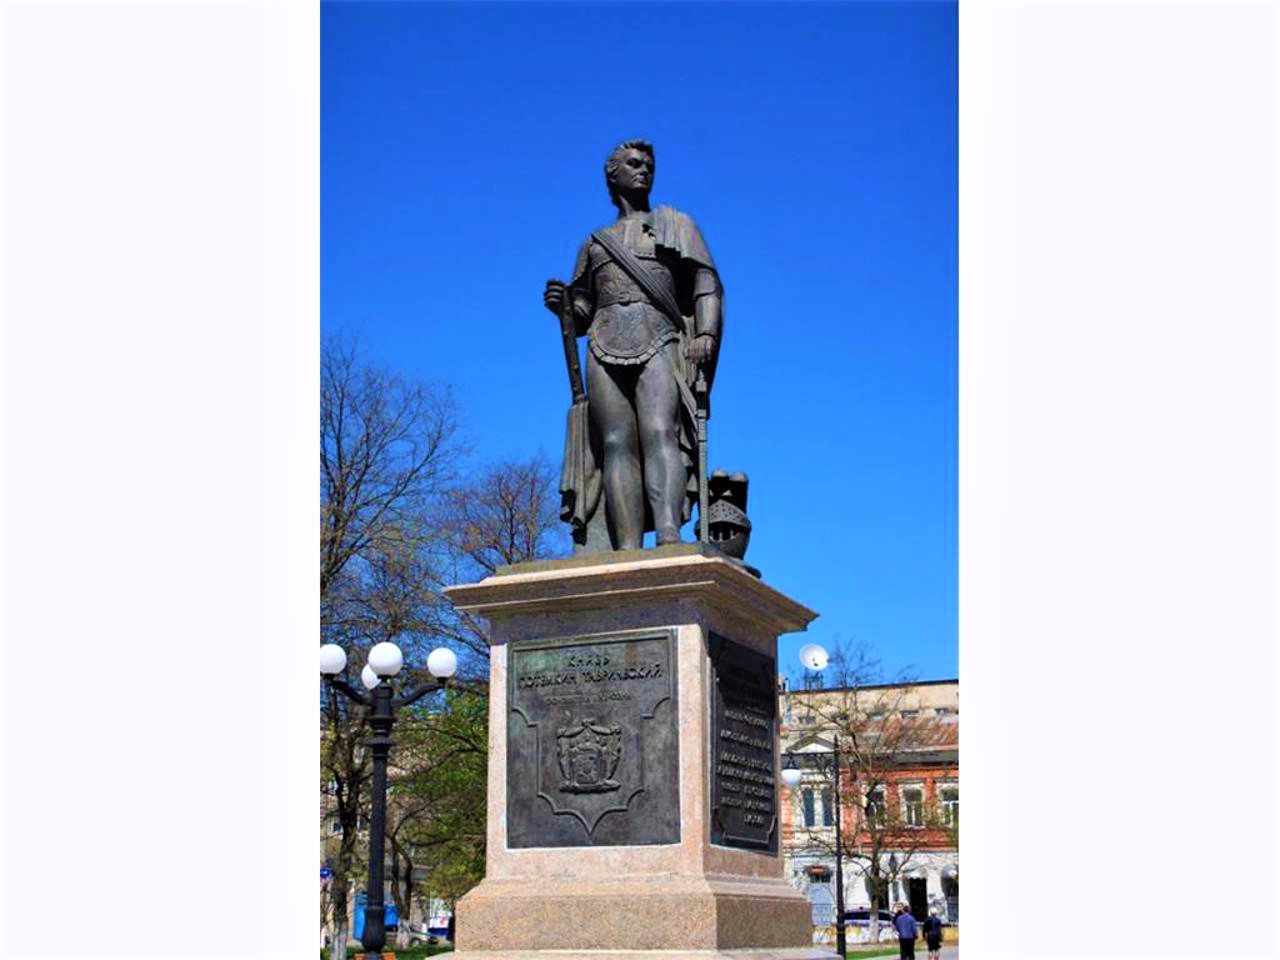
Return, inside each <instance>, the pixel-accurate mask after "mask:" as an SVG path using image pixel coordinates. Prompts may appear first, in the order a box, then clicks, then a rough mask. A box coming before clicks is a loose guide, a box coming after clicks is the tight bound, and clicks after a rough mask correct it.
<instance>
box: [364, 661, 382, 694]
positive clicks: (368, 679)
mask: <svg viewBox="0 0 1280 960" xmlns="http://www.w3.org/2000/svg"><path fill="white" fill-rule="evenodd" d="M360 682H361V683H363V684H364V687H365V689H366V690H372V689H373V688H374V687H376V686H377V685H378V684H380V683H381V682H382V678H381V677H380V676H378V675H377V674H376V673H374V672H373V667H371V666H369V665H368V664H367V663H366V664H365V665H364V669H363V670H361V671H360Z"/></svg>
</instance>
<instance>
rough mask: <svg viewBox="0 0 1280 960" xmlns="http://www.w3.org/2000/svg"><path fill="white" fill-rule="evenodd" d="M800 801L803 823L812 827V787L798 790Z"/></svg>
mask: <svg viewBox="0 0 1280 960" xmlns="http://www.w3.org/2000/svg"><path fill="white" fill-rule="evenodd" d="M800 803H801V805H802V806H803V807H804V825H805V826H806V827H812V826H813V824H814V815H813V813H814V811H813V790H812V788H810V787H805V788H804V789H803V790H801V791H800Z"/></svg>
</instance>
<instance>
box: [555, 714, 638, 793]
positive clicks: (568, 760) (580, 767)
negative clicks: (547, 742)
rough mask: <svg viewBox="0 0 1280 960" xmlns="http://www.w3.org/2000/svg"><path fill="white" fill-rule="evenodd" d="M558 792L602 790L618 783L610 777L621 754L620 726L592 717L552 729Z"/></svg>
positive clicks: (595, 791)
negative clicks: (558, 772)
mask: <svg viewBox="0 0 1280 960" xmlns="http://www.w3.org/2000/svg"><path fill="white" fill-rule="evenodd" d="M556 758H557V759H558V760H559V763H560V776H561V780H560V792H561V793H606V792H608V791H610V790H617V789H619V788H620V787H621V784H620V783H618V781H617V780H615V779H614V778H613V775H614V773H615V771H617V769H618V761H619V760H620V759H621V758H622V727H621V726H619V725H618V724H616V723H613V724H607V725H606V724H600V723H596V721H595V718H594V717H587V718H586V719H584V720H580V721H575V722H574V723H571V724H569V726H567V727H560V728H559V729H558V730H556Z"/></svg>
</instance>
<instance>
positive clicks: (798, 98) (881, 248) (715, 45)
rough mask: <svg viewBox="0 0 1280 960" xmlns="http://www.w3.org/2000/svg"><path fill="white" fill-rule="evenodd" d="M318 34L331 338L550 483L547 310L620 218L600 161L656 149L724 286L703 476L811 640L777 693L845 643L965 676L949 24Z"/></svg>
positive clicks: (631, 23) (663, 195)
mask: <svg viewBox="0 0 1280 960" xmlns="http://www.w3.org/2000/svg"><path fill="white" fill-rule="evenodd" d="M321 10H322V12H321V298H322V326H323V328H324V330H325V332H335V331H339V330H343V331H350V332H356V333H359V334H360V336H361V337H363V338H364V340H365V341H366V342H367V343H368V345H369V347H370V349H371V352H372V353H373V355H374V356H375V358H376V359H378V360H380V361H383V362H385V363H387V364H389V365H391V366H393V367H395V368H397V369H398V370H400V371H401V372H403V373H405V374H407V375H411V376H417V377H422V378H425V379H429V380H434V381H439V382H444V383H448V384H451V385H452V386H453V388H454V391H455V395H456V397H457V399H458V401H459V406H460V408H461V409H462V410H463V411H464V413H465V428H466V430H467V432H468V434H469V435H470V436H471V437H472V439H473V441H474V443H475V446H476V451H477V454H478V455H479V456H480V457H482V458H485V459H497V458H501V457H523V456H527V455H529V454H532V453H534V452H535V451H537V450H539V449H541V450H543V451H545V452H546V453H548V454H549V455H550V456H551V457H552V458H553V459H555V460H556V461H557V462H558V458H559V453H560V447H561V444H562V442H563V428H564V414H565V410H566V408H567V404H568V400H569V397H568V386H567V381H566V378H565V372H564V362H563V354H562V352H561V348H560V344H559V332H558V328H557V324H556V320H555V318H554V317H552V316H551V314H549V313H547V312H546V311H545V310H544V309H543V308H542V306H541V291H542V286H543V283H544V282H545V280H546V279H547V278H548V277H552V276H559V277H564V276H565V275H566V274H567V273H568V272H569V270H570V268H571V267H572V263H573V257H574V254H575V252H576V251H577V248H578V244H579V243H580V242H581V240H582V239H583V237H585V236H586V234H587V233H588V232H589V231H590V230H592V229H594V228H596V227H598V226H601V225H603V224H605V223H607V222H609V221H610V220H611V219H612V218H613V216H614V210H613V208H612V206H610V204H609V200H608V196H607V194H606V192H605V189H604V183H603V174H602V164H603V161H604V159H605V157H606V155H607V154H608V153H609V151H610V149H611V148H612V146H613V145H614V144H615V143H616V142H618V141H619V140H622V139H627V138H631V137H644V138H646V139H649V140H651V141H653V142H654V144H655V147H656V154H657V175H656V178H655V185H654V190H653V201H654V202H655V203H668V204H671V205H672V206H675V207H678V208H679V209H681V210H684V211H686V212H688V213H690V214H692V215H693V216H694V218H695V219H696V220H697V221H698V223H699V225H700V226H701V227H702V230H703V234H704V236H705V237H706V239H707V242H708V245H709V246H710V248H711V251H712V253H713V255H714V256H715V258H716V262H717V265H718V266H719V269H720V273H721V278H722V280H723V283H724V287H725V334H724V344H723V349H722V353H721V358H720V365H719V371H718V374H717V380H716V386H715V397H714V416H713V419H712V421H711V424H710V447H711V457H710V459H711V464H712V466H713V467H719V466H723V467H725V468H726V469H728V470H731V471H733V470H745V471H746V472H747V473H749V474H750V477H751V491H750V498H751V500H750V509H749V513H750V516H751V518H752V522H753V524H754V526H755V529H754V532H753V534H752V540H751V548H750V552H749V553H748V560H749V561H750V562H752V563H753V564H755V565H756V566H758V567H759V568H761V570H762V571H763V573H764V576H765V579H766V581H767V582H769V583H770V584H772V585H773V586H774V587H776V588H778V589H780V590H782V591H784V592H785V593H787V594H789V595H790V596H792V597H794V598H795V599H796V600H799V601H800V602H802V603H804V604H806V605H808V606H810V607H812V608H814V609H815V610H817V611H818V612H819V613H820V614H821V616H820V617H819V619H818V620H817V621H816V622H815V623H814V624H813V626H812V627H811V628H810V630H809V632H808V634H805V635H796V636H794V637H787V638H783V640H782V642H781V643H780V647H779V661H780V662H779V668H780V670H782V671H784V672H788V671H790V670H792V669H793V668H794V666H795V661H796V650H797V649H798V648H799V646H800V644H801V643H802V642H804V641H805V640H815V641H817V642H820V643H824V644H830V643H831V642H832V641H833V640H834V639H835V638H843V639H846V640H853V639H861V640H865V641H867V642H868V643H870V644H871V645H872V647H873V648H874V649H875V651H876V652H877V654H878V655H879V656H880V658H881V660H882V662H883V663H884V665H885V667H886V668H887V669H888V670H889V671H890V672H896V671H898V670H903V669H906V670H910V671H911V672H913V673H914V674H915V675H917V676H919V677H922V678H940V677H950V676H955V675H956V669H957V667H956V664H957V649H956V633H957V628H956V617H957V611H956V577H957V566H956V564H957V561H956V389H957V384H956V370H957V359H956V295H957V294H956V229H957V226H956V224H957V199H956V182H957V174H956V56H957V38H956V6H955V4H954V3H910V2H893V3H852V4H843V3H813V4H803V3H788V4H785V5H782V4H776V5H775V4H768V3H751V4H738V3H714V4H701V3H671V4H667V3H639V4H632V3H574V4H569V3H565V4H560V3H515V4H497V3H494V4H490V3H465V4H452V3H448V4H446V3H420V4H415V3H394V4H383V3H363V2H358V3H356V2H352V3H333V2H327V3H324V4H323V5H322V8H321ZM685 535H686V537H687V538H690V539H691V538H692V528H691V527H687V528H686V531H685Z"/></svg>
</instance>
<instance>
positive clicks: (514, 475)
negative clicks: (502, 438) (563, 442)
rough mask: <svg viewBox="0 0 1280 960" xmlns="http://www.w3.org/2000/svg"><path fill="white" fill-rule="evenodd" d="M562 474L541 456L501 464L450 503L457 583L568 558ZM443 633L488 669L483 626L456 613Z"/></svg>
mask: <svg viewBox="0 0 1280 960" xmlns="http://www.w3.org/2000/svg"><path fill="white" fill-rule="evenodd" d="M558 486H559V474H558V471H556V470H555V469H553V467H552V466H551V464H550V463H549V462H548V461H547V458H546V457H545V456H544V455H543V454H541V453H539V454H537V455H535V456H534V457H533V458H531V459H529V460H500V461H497V462H495V463H491V464H488V465H487V466H485V467H483V468H481V469H480V470H478V471H477V472H476V473H475V474H474V475H473V476H472V477H470V478H468V479H467V480H466V482H464V483H459V484H457V485H455V486H454V487H453V488H451V489H450V490H449V492H448V494H447V497H446V508H445V511H446V512H445V517H444V520H443V527H444V530H445V531H446V538H447V540H448V544H449V549H450V562H451V573H452V577H453V582H455V583H465V582H469V581H473V580H477V579H480V578H482V577H486V576H489V575H491V574H493V573H495V572H496V571H497V570H498V568H499V567H502V566H508V565H511V564H516V563H525V562H528V561H531V560H545V559H549V558H552V557H558V556H563V555H564V554H565V553H567V552H568V549H569V537H568V533H567V528H566V527H565V525H564V524H563V523H561V522H560V519H559V504H560V500H559V492H558ZM440 629H441V631H442V632H443V633H445V634H446V635H447V636H448V637H449V638H450V639H451V640H452V641H453V642H454V643H456V644H458V645H460V646H462V647H464V648H466V649H467V650H469V651H471V652H472V653H473V654H475V656H476V657H477V658H479V659H480V660H481V661H483V663H484V664H487V662H488V658H489V642H488V634H487V632H486V628H485V625H484V623H483V621H480V620H478V619H476V618H475V617H473V616H471V615H470V614H468V613H466V612H465V611H460V610H452V608H451V609H450V612H449V617H448V619H447V622H445V623H442V624H441V626H440Z"/></svg>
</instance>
